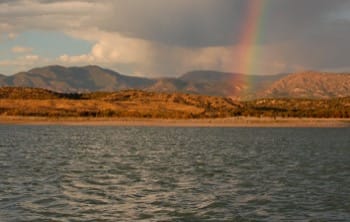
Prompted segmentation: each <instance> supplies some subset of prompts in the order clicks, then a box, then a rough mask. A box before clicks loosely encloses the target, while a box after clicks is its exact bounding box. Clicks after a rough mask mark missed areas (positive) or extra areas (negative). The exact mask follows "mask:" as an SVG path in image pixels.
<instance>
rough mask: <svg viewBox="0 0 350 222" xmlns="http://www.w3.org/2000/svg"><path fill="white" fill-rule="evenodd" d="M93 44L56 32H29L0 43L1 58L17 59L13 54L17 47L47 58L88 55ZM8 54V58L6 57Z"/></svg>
mask: <svg viewBox="0 0 350 222" xmlns="http://www.w3.org/2000/svg"><path fill="white" fill-rule="evenodd" d="M92 44H93V43H92V42H88V41H85V40H81V39H77V38H73V37H70V36H68V35H66V34H65V33H63V32H56V31H27V32H23V33H20V34H19V35H18V36H17V37H16V38H15V39H13V40H6V41H1V42H0V50H1V51H2V52H3V53H1V54H2V56H1V57H6V59H11V58H14V57H16V56H17V55H14V54H13V53H12V52H11V49H12V48H13V47H15V46H22V47H29V48H32V49H33V52H32V53H33V54H36V55H39V56H41V57H46V58H56V57H58V56H61V55H63V54H67V55H80V54H86V53H88V52H89V51H90V49H91V47H92ZM4 53H6V56H5V55H4Z"/></svg>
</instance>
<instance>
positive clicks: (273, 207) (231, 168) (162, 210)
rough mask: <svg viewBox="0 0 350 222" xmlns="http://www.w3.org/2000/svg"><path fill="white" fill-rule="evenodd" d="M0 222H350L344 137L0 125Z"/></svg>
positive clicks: (347, 135)
mask: <svg viewBox="0 0 350 222" xmlns="http://www.w3.org/2000/svg"><path fill="white" fill-rule="evenodd" d="M0 221H5V222H7V221H16V222H17V221H350V128H215V127H210V128H205V127H198V128H196V127H121V126H100V127H99V126H21V125H0Z"/></svg>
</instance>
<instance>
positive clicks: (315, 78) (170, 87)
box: [0, 65, 350, 99]
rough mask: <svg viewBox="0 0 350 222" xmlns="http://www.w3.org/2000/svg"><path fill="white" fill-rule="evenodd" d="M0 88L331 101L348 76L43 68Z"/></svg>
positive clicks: (345, 89)
mask: <svg viewBox="0 0 350 222" xmlns="http://www.w3.org/2000/svg"><path fill="white" fill-rule="evenodd" d="M0 86H23V87H33V88H44V89H49V90H52V91H56V92H65V93H67V92H69V93H70V92H80V93H82V92H94V91H118V90H124V89H141V90H145V91H154V92H182V93H191V94H202V95H214V96H226V97H232V98H239V99H251V98H259V97H260V98H261V97H268V98H335V97H346V96H350V73H323V72H312V71H309V72H300V73H293V74H277V75H268V76H266V75H265V76H263V75H243V74H236V73H225V72H217V71H191V72H188V73H185V74H183V75H181V76H180V77H177V78H145V77H134V76H127V75H123V74H120V73H118V72H115V71H113V70H110V69H105V68H101V67H99V66H84V67H63V66H57V65H55V66H47V67H41V68H34V69H31V70H29V71H26V72H19V73H17V74H14V75H11V76H5V75H1V74H0Z"/></svg>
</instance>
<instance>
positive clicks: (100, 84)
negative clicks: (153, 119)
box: [3, 66, 155, 92]
mask: <svg viewBox="0 0 350 222" xmlns="http://www.w3.org/2000/svg"><path fill="white" fill-rule="evenodd" d="M3 81H4V82H5V84H6V85H7V86H21V87H35V88H45V89H49V90H53V91H57V92H88V91H114V90H121V89H130V88H145V87H148V86H150V85H151V84H153V83H154V82H155V80H151V79H147V78H139V77H130V76H125V75H121V74H119V73H117V72H114V71H112V70H109V69H103V68H101V67H98V66H85V67H69V68H66V67H63V66H47V67H42V68H35V69H31V70H29V71H28V72H21V73H17V74H15V75H13V76H9V77H7V78H5V79H4V80H3Z"/></svg>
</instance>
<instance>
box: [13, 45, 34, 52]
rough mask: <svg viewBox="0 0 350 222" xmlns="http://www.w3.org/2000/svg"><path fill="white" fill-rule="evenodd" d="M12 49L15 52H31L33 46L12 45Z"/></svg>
mask: <svg viewBox="0 0 350 222" xmlns="http://www.w3.org/2000/svg"><path fill="white" fill-rule="evenodd" d="M11 51H12V52H13V53H30V52H32V51H33V48H30V47H24V46H14V47H12V49H11Z"/></svg>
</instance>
